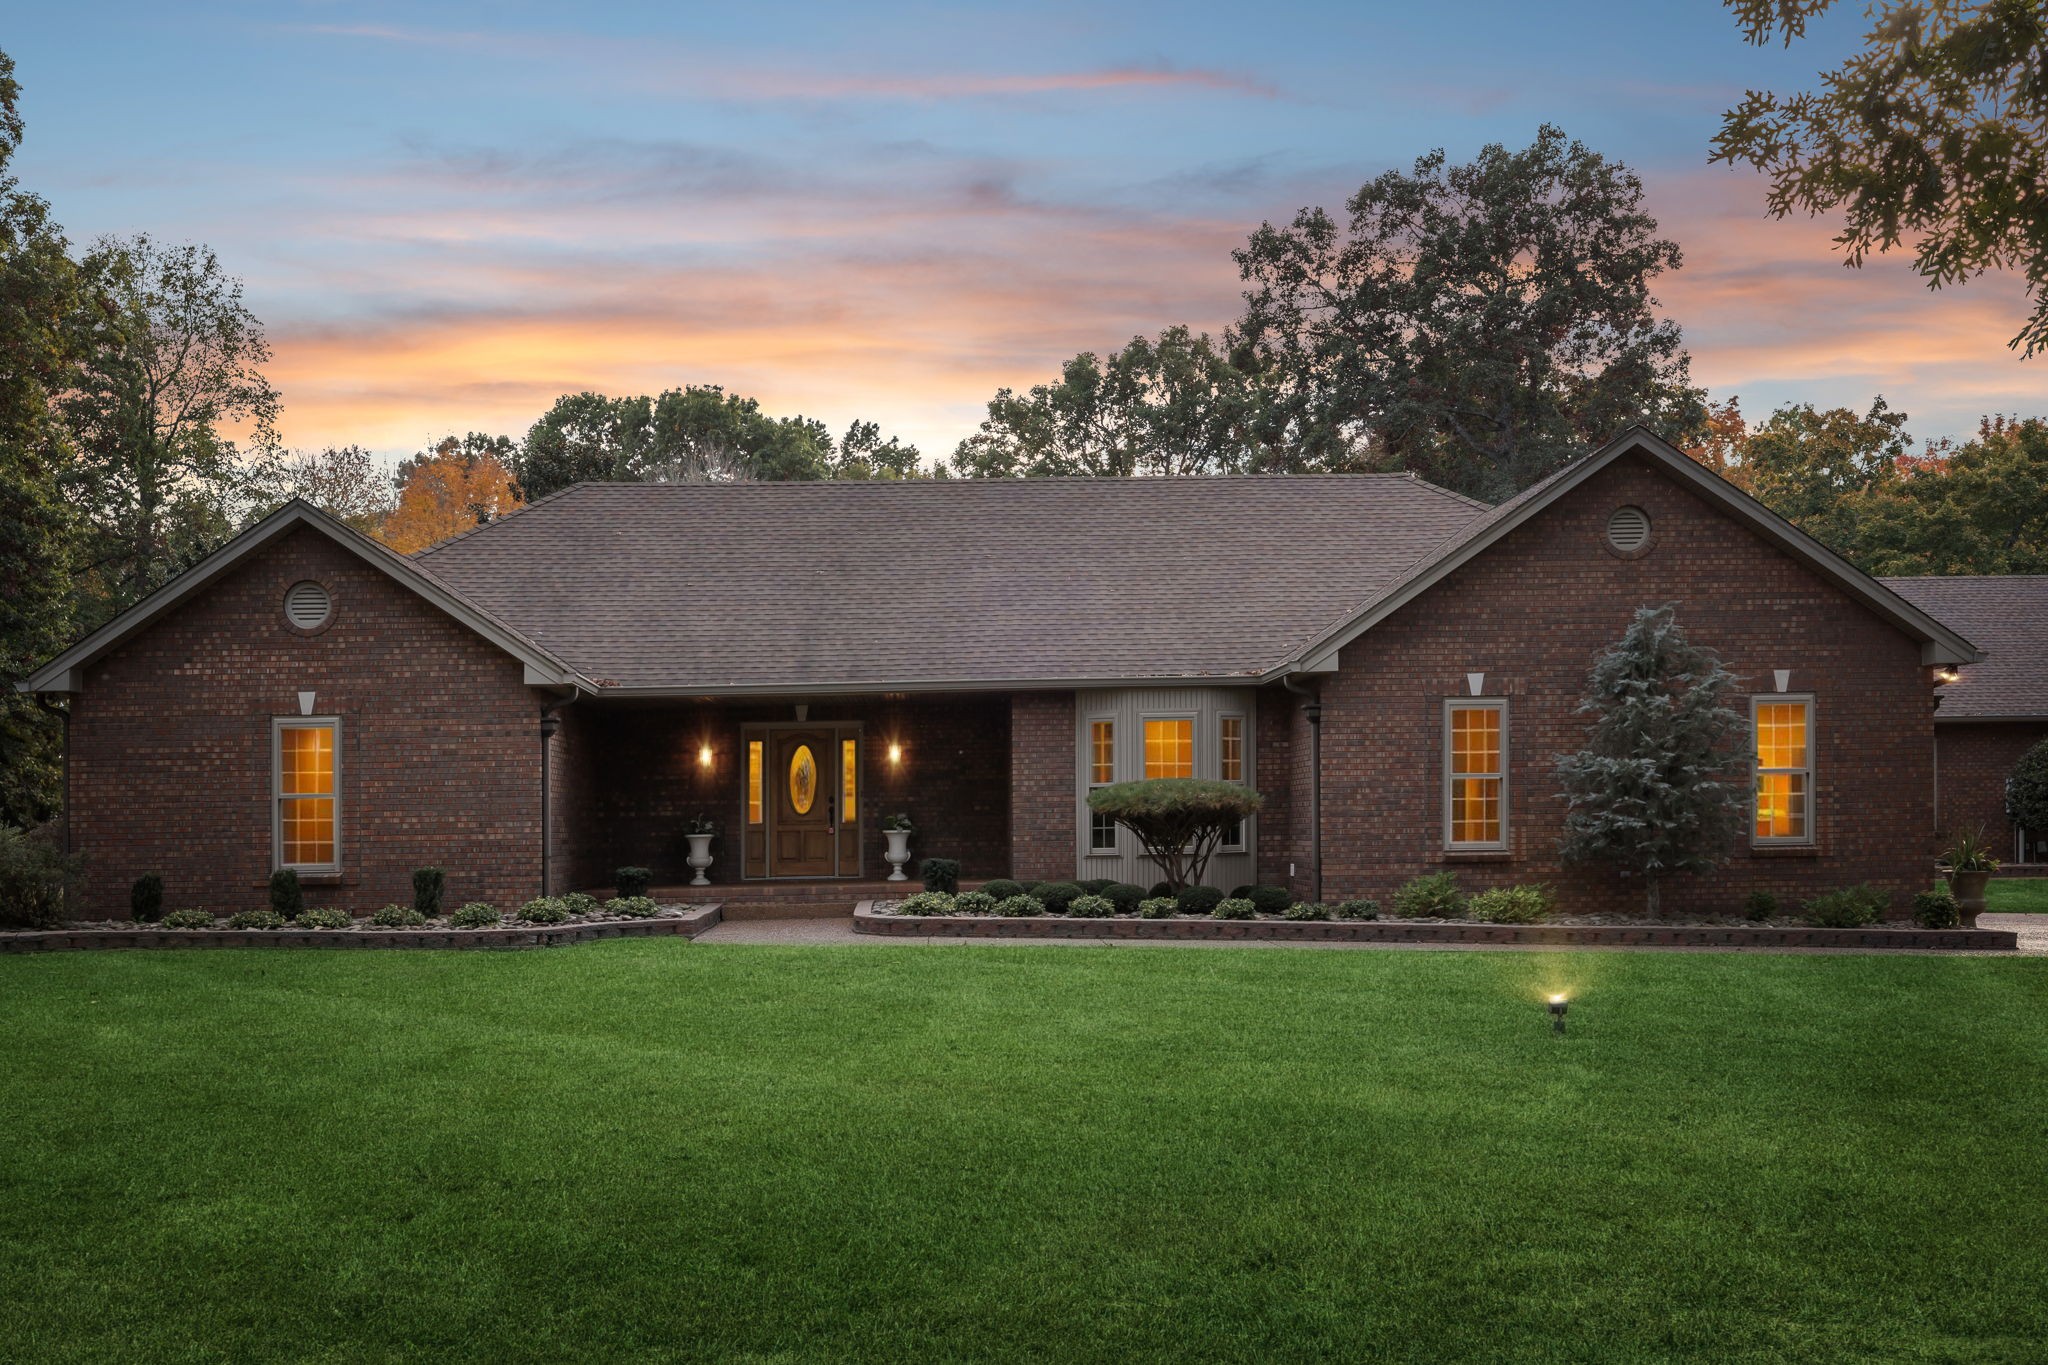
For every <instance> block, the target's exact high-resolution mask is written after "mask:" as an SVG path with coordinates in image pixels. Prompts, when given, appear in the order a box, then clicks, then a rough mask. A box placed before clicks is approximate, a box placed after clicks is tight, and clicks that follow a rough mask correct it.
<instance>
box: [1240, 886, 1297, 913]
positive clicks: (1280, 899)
mask: <svg viewBox="0 0 2048 1365" xmlns="http://www.w3.org/2000/svg"><path fill="white" fill-rule="evenodd" d="M1245 899H1246V900H1248V901H1250V902H1251V903H1252V904H1253V905H1256V906H1258V907H1259V913H1260V914H1262V915H1284V914H1286V913H1287V907H1288V906H1290V905H1292V904H1294V894H1293V893H1292V892H1290V891H1288V890H1287V889H1286V888H1284V887H1278V886H1255V887H1253V888H1252V889H1251V890H1250V891H1248V892H1246V893H1245Z"/></svg>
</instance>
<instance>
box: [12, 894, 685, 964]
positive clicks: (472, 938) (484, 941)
mask: <svg viewBox="0 0 2048 1365" xmlns="http://www.w3.org/2000/svg"><path fill="white" fill-rule="evenodd" d="M718 911H719V907H718V906H716V905H700V906H698V907H697V908H696V909H694V910H686V911H684V912H683V913H682V914H680V915H668V916H664V917H662V918H660V919H622V920H607V921H605V922H603V923H600V924H517V925H506V926H504V927H502V928H498V929H152V928H147V927H137V928H134V929H33V930H24V931H21V932H18V933H16V932H8V933H0V953H53V952H66V951H70V950H73V949H83V948H560V947H563V946H565V945H567V944H571V943H594V942H596V941H598V940H599V939H607V938H673V937H682V938H695V937H697V935H699V934H701V933H703V932H704V931H705V930H706V929H709V928H710V927H711V926H712V925H714V924H716V923H718Z"/></svg>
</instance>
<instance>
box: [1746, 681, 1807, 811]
mask: <svg viewBox="0 0 2048 1365" xmlns="http://www.w3.org/2000/svg"><path fill="white" fill-rule="evenodd" d="M1812 708H1813V703H1812V702H1810V701H1804V700H1802V701H1780V700H1776V699H1773V700H1770V701H1765V700H1764V699H1763V698H1761V697H1759V698H1758V699H1757V700H1756V701H1755V702H1754V703H1753V704H1752V710H1751V714H1752V716H1753V717H1754V718H1755V730H1756V840H1757V842H1758V843H1790V844H1803V843H1809V842H1811V841H1812V838H1813V725H1812V720H1813V710H1812Z"/></svg>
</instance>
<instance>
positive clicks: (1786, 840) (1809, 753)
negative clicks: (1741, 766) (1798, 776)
mask: <svg viewBox="0 0 2048 1365" xmlns="http://www.w3.org/2000/svg"><path fill="white" fill-rule="evenodd" d="M1794 705H1797V706H1804V707H1805V708H1806V766H1805V767H1803V768H1765V767H1764V766H1763V765H1762V764H1760V763H1758V762H1757V745H1756V739H1757V734H1756V725H1757V720H1756V713H1757V708H1758V707H1761V706H1794ZM1819 719H1820V717H1819V708H1818V707H1816V706H1815V705H1814V700H1813V693H1811V692H1757V693H1754V694H1752V695H1751V696H1750V699H1749V845H1750V847H1751V848H1808V847H1811V846H1812V844H1813V843H1814V838H1815V834H1816V832H1817V831H1818V830H1819V828H1820V783H1819V777H1818V774H1817V773H1816V772H1815V767H1816V765H1815V761H1814V759H1815V754H1814V751H1815V748H1816V746H1815V744H1814V734H1815V727H1816V726H1817V725H1818V724H1819ZM1766 772H1773V773H1798V772H1803V773H1805V774H1806V833H1804V834H1801V835H1798V836H1796V837H1786V836H1779V837H1776V838H1766V837H1763V836H1761V835H1759V834H1758V833H1757V832H1756V783H1757V779H1758V778H1759V777H1761V776H1763V775H1764V774H1765V773H1766Z"/></svg>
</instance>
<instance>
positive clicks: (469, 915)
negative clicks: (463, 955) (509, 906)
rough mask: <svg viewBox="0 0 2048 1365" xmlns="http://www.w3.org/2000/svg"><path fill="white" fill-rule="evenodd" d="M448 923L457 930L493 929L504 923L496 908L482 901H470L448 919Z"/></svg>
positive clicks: (503, 918)
mask: <svg viewBox="0 0 2048 1365" xmlns="http://www.w3.org/2000/svg"><path fill="white" fill-rule="evenodd" d="M448 922H449V923H450V924H452V925H454V926H455V927H456V928H458V929H495V928H497V927H498V926H499V925H500V924H503V923H504V922H505V917H504V916H503V915H500V914H499V913H498V907H497V906H495V905H491V904H488V903H486V902H484V901H471V902H470V903H469V904H467V905H465V906H463V907H462V908H461V909H460V910H457V911H456V912H455V913H454V914H452V915H450V916H449V917H448Z"/></svg>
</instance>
